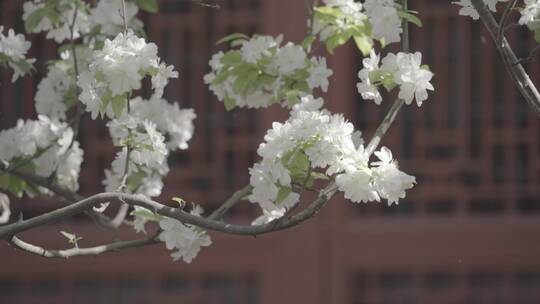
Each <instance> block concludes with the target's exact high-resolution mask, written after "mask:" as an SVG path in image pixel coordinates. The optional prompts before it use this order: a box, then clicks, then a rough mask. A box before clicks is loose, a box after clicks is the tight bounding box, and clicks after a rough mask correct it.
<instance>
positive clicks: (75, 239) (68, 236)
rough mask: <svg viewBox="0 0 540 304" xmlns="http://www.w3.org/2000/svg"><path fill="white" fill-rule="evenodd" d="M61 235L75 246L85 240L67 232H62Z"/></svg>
mask: <svg viewBox="0 0 540 304" xmlns="http://www.w3.org/2000/svg"><path fill="white" fill-rule="evenodd" d="M60 233H61V234H62V235H63V236H64V237H65V238H66V239H68V242H69V243H70V244H73V245H77V243H78V242H79V241H80V240H82V239H83V238H82V237H78V236H76V235H75V234H73V233H69V232H65V231H60Z"/></svg>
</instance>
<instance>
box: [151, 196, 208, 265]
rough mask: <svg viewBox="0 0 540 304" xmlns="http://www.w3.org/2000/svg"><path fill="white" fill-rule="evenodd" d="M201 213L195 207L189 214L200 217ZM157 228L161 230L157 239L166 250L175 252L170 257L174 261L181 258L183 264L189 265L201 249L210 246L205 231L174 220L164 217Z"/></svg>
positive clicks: (199, 209) (197, 207)
mask: <svg viewBox="0 0 540 304" xmlns="http://www.w3.org/2000/svg"><path fill="white" fill-rule="evenodd" d="M201 212H202V209H201V208H200V207H199V206H196V207H195V208H194V209H193V211H191V214H192V215H195V216H200V214H201ZM159 226H160V227H161V229H162V230H163V232H161V233H160V235H159V239H160V240H161V241H162V242H165V246H166V247H167V249H169V250H175V249H176V250H177V251H176V252H173V253H171V257H172V258H173V260H175V261H177V260H179V259H180V258H181V259H182V260H183V261H184V262H186V263H191V262H192V261H193V259H194V258H195V257H196V256H197V254H198V253H199V251H200V250H201V247H207V246H210V245H211V244H212V240H211V239H210V236H209V235H208V234H207V233H206V231H204V230H202V229H200V228H197V227H194V226H190V225H186V224H184V223H182V222H180V221H178V220H176V219H173V218H168V217H166V218H164V219H162V220H161V221H160V222H159Z"/></svg>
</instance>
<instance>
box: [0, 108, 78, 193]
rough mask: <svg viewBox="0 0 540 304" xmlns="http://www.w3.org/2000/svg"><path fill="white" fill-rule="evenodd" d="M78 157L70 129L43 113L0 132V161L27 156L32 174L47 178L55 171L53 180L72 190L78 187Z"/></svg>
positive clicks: (10, 160) (76, 145)
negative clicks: (33, 172) (32, 167)
mask: <svg viewBox="0 0 540 304" xmlns="http://www.w3.org/2000/svg"><path fill="white" fill-rule="evenodd" d="M38 153H39V154H38ZM82 157H83V151H82V150H81V149H80V147H79V143H78V142H77V141H75V140H74V138H73V130H72V129H71V128H70V127H69V126H68V125H67V124H66V123H63V122H60V121H58V120H56V119H53V120H51V119H49V118H47V117H46V116H43V115H40V116H38V120H27V121H23V120H19V121H18V122H17V125H16V126H15V127H13V128H11V129H7V130H3V131H2V132H0V160H2V161H4V162H7V163H10V162H13V161H15V160H18V159H20V158H23V159H24V158H28V159H31V163H32V164H33V166H34V170H35V173H36V175H39V176H42V177H50V176H51V175H52V174H53V173H56V175H55V181H56V182H57V183H58V184H59V185H61V186H63V187H66V188H68V189H70V190H73V191H75V190H77V189H78V187H79V184H78V178H79V172H80V166H81V163H82Z"/></svg>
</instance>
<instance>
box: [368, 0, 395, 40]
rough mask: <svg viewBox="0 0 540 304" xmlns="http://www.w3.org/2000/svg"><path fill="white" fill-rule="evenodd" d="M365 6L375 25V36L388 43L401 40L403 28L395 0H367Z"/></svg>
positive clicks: (373, 25)
mask: <svg viewBox="0 0 540 304" xmlns="http://www.w3.org/2000/svg"><path fill="white" fill-rule="evenodd" d="M364 8H365V11H366V15H367V16H368V17H369V21H370V23H371V25H372V27H373V38H375V39H378V40H384V42H385V43H386V44H389V43H392V42H399V41H400V35H401V33H402V32H403V29H402V28H401V19H400V18H399V16H398V11H397V8H396V2H395V1H394V0H366V2H365V3H364Z"/></svg>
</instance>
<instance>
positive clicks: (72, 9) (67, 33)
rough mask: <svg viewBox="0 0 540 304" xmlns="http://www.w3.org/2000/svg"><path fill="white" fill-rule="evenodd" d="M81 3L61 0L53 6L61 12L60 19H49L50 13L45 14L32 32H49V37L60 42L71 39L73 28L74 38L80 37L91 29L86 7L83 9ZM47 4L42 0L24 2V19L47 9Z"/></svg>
mask: <svg viewBox="0 0 540 304" xmlns="http://www.w3.org/2000/svg"><path fill="white" fill-rule="evenodd" d="M80 5H81V4H79V3H77V4H76V3H75V2H73V1H69V0H60V1H59V2H58V3H57V4H56V5H55V6H54V8H52V9H54V10H55V11H56V12H57V13H59V15H60V16H59V20H54V22H53V21H51V20H50V19H49V17H48V15H47V14H45V16H43V17H42V18H41V20H40V22H39V23H38V24H37V25H36V27H34V28H33V29H32V31H31V32H32V33H39V32H47V38H49V39H54V40H55V41H56V42H58V43H61V42H63V41H64V40H68V39H71V35H72V34H71V31H72V30H73V38H74V39H78V38H80V37H81V34H86V33H88V32H89V31H90V21H89V16H88V14H87V13H86V9H83V8H82V7H80ZM45 6H46V3H45V2H44V1H41V0H34V1H27V2H25V3H24V4H23V10H24V13H23V20H25V21H26V20H27V19H28V18H29V16H30V15H32V14H33V13H34V12H35V11H37V10H41V9H45ZM48 9H51V8H48ZM74 14H77V15H76V18H75V23H73V17H74Z"/></svg>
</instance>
